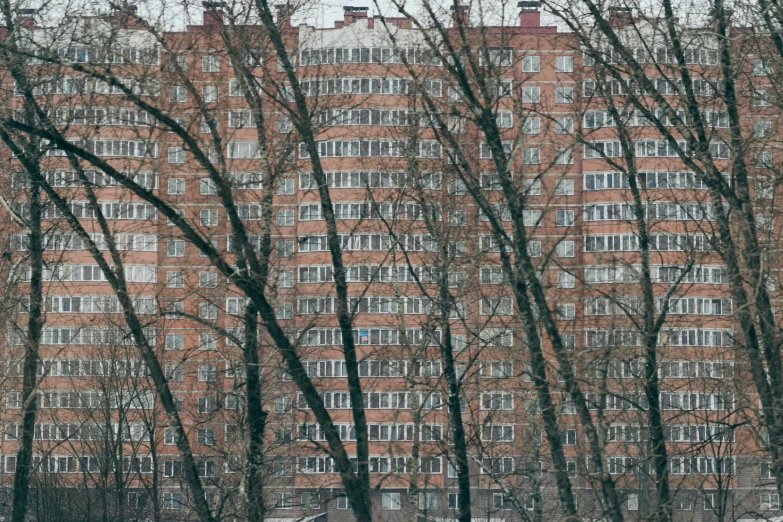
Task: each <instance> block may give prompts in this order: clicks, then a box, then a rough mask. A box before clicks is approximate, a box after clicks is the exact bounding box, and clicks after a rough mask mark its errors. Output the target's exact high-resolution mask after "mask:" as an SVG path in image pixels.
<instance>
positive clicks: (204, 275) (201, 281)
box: [198, 271, 217, 288]
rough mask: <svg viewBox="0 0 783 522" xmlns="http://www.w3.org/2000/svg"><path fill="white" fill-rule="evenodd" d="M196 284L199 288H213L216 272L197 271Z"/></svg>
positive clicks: (215, 282) (215, 281)
mask: <svg viewBox="0 0 783 522" xmlns="http://www.w3.org/2000/svg"><path fill="white" fill-rule="evenodd" d="M198 286H200V287H201V288H215V287H216V286H217V272H208V271H201V272H199V273H198Z"/></svg>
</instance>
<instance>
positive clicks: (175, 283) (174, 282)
mask: <svg viewBox="0 0 783 522" xmlns="http://www.w3.org/2000/svg"><path fill="white" fill-rule="evenodd" d="M184 286H185V274H184V272H182V270H176V271H172V272H166V287H167V288H182V287H184Z"/></svg>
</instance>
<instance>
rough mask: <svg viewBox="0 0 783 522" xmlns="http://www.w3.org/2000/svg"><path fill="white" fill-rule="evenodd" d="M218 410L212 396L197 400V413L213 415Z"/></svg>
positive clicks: (215, 400)
mask: <svg viewBox="0 0 783 522" xmlns="http://www.w3.org/2000/svg"><path fill="white" fill-rule="evenodd" d="M217 409H218V405H217V399H216V398H215V397H213V396H209V397H199V398H198V412H199V413H214V412H216V411H217Z"/></svg>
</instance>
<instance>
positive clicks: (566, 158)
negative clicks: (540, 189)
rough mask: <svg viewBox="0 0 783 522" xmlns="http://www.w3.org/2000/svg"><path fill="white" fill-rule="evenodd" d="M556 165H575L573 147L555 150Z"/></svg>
mask: <svg viewBox="0 0 783 522" xmlns="http://www.w3.org/2000/svg"><path fill="white" fill-rule="evenodd" d="M555 163H556V164H558V165H571V164H573V163H574V149H572V148H571V147H565V148H562V147H557V148H555Z"/></svg>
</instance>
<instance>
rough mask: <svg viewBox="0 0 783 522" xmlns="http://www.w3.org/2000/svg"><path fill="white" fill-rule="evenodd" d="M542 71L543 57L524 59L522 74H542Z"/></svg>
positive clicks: (527, 57) (526, 57)
mask: <svg viewBox="0 0 783 522" xmlns="http://www.w3.org/2000/svg"><path fill="white" fill-rule="evenodd" d="M540 71H541V57H540V56H525V57H524V58H522V72H530V73H533V72H540Z"/></svg>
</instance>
